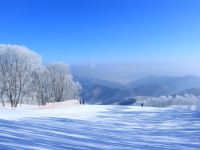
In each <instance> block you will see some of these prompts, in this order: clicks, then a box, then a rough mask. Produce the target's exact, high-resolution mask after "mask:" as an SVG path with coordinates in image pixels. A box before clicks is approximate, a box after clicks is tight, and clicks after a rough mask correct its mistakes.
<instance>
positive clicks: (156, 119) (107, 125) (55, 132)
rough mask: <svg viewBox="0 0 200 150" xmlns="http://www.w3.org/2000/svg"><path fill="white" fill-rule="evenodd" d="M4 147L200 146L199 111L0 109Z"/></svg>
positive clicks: (190, 149) (173, 149) (187, 149)
mask: <svg viewBox="0 0 200 150" xmlns="http://www.w3.org/2000/svg"><path fill="white" fill-rule="evenodd" d="M0 118H1V119H0V149H2V150H10V149H18V150H21V149H32V150H45V149H52V150H55V149H56V150H59V149H61V150H62V149H70V150H71V149H72V150H73V149H81V150H86V149H91V150H98V149H105V150H106V149H108V150H110V149H112V150H113V149H115V150H135V149H142V150H144V149H150V150H157V149H158V150H160V149H162V150H163V149H166V150H199V149H200V114H199V112H195V111H189V110H183V109H176V108H148V107H135V106H103V105H99V106H97V105H93V106H91V105H85V106H74V107H69V108H65V109H55V110H19V109H17V110H2V109H1V110H0Z"/></svg>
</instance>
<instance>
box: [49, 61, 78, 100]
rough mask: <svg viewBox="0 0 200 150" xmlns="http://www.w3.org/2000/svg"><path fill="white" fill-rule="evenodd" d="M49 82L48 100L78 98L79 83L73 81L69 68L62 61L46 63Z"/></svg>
mask: <svg viewBox="0 0 200 150" xmlns="http://www.w3.org/2000/svg"><path fill="white" fill-rule="evenodd" d="M47 70H48V73H49V74H48V75H49V76H48V83H49V101H50V102H60V101H64V100H67V99H73V98H78V95H79V91H80V85H79V83H76V82H74V80H73V76H72V75H71V73H70V71H69V68H68V66H67V65H66V64H64V63H53V64H49V65H47Z"/></svg>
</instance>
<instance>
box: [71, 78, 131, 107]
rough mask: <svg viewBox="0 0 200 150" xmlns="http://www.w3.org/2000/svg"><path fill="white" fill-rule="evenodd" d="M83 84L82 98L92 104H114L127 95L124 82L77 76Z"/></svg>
mask: <svg viewBox="0 0 200 150" xmlns="http://www.w3.org/2000/svg"><path fill="white" fill-rule="evenodd" d="M75 80H77V81H79V82H80V84H81V86H82V91H81V98H82V99H84V100H85V101H86V102H87V103H92V104H113V103H117V102H118V101H121V99H122V98H124V97H126V96H127V95H129V94H128V90H126V88H125V87H124V85H123V84H120V83H115V82H111V81H105V80H100V79H94V78H88V77H87V78H86V77H83V78H80V77H75Z"/></svg>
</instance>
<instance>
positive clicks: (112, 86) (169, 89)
mask: <svg viewBox="0 0 200 150" xmlns="http://www.w3.org/2000/svg"><path fill="white" fill-rule="evenodd" d="M75 79H76V80H77V81H79V82H80V84H81V86H82V92H81V98H82V99H84V100H85V101H86V102H87V103H92V104H113V103H114V104H118V103H122V101H126V100H127V99H128V98H131V97H134V96H155V97H157V96H162V95H166V96H167V95H173V94H180V95H183V94H193V95H200V77H197V76H192V75H188V76H182V77H171V76H147V77H144V78H141V79H138V80H135V81H132V82H130V83H128V84H120V83H117V82H111V81H106V80H100V79H95V78H89V77H77V76H75Z"/></svg>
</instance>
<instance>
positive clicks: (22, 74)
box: [0, 44, 41, 107]
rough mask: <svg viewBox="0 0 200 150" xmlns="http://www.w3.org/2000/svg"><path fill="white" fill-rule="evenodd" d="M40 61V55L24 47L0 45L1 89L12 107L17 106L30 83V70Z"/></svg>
mask: <svg viewBox="0 0 200 150" xmlns="http://www.w3.org/2000/svg"><path fill="white" fill-rule="evenodd" d="M40 63H41V58H40V56H39V55H38V54H36V53H35V52H33V51H31V50H29V49H28V48H26V47H23V46H18V45H9V44H8V45H0V74H1V84H2V85H3V88H2V90H1V91H2V94H3V97H4V98H7V99H8V101H9V102H10V104H11V106H12V107H17V104H18V102H19V100H20V99H21V98H22V96H23V93H25V91H26V88H27V87H28V85H29V84H30V83H31V74H32V71H33V70H34V69H35V68H37V67H38V66H39V65H40Z"/></svg>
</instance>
